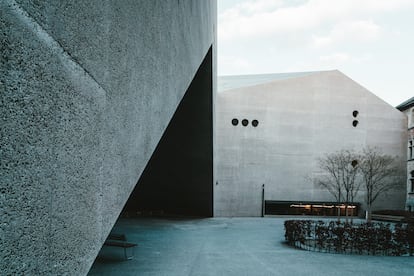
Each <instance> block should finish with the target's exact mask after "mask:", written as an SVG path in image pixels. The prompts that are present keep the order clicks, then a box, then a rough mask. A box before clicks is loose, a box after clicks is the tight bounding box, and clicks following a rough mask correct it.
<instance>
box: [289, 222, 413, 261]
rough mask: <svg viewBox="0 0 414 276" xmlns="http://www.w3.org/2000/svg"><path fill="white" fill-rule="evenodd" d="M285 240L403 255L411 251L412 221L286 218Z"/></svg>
mask: <svg viewBox="0 0 414 276" xmlns="http://www.w3.org/2000/svg"><path fill="white" fill-rule="evenodd" d="M285 239H286V241H287V243H288V244H290V245H293V246H296V247H300V248H303V249H306V250H311V251H321V252H332V253H343V254H369V255H390V256H402V255H410V256H413V254H414V224H413V223H396V224H390V223H379V222H375V223H347V222H339V221H330V222H325V221H321V220H319V221H314V220H287V221H285Z"/></svg>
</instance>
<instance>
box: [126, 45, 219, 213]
mask: <svg viewBox="0 0 414 276" xmlns="http://www.w3.org/2000/svg"><path fill="white" fill-rule="evenodd" d="M212 76H213V73H212V48H211V47H210V49H209V51H208V53H207V55H206V57H205V58H204V60H203V62H202V64H201V65H200V67H199V69H198V70H197V73H196V75H195V77H194V79H193V80H192V82H191V84H190V86H189V87H188V89H187V91H186V93H185V95H184V97H183V98H182V100H181V102H180V104H179V106H178V107H177V110H176V111H175V113H174V115H173V118H172V119H171V121H170V123H169V125H168V127H167V129H166V130H165V132H164V134H163V136H162V138H161V140H160V141H159V143H158V145H157V147H156V149H155V151H154V153H153V155H152V157H151V159H150V161H149V162H148V164H147V166H146V168H145V170H144V172H143V173H142V175H141V177H140V179H139V180H138V183H137V185H136V187H135V189H134V191H133V192H132V193H131V195H130V197H129V199H128V201H127V203H126V205H125V207H124V210H123V212H124V213H125V212H127V213H128V214H138V215H142V214H144V215H145V214H153V215H154V214H160V215H161V214H164V215H188V216H207V217H208V216H212V215H213V95H212V91H213V87H212Z"/></svg>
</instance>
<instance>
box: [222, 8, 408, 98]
mask: <svg viewBox="0 0 414 276" xmlns="http://www.w3.org/2000/svg"><path fill="white" fill-rule="evenodd" d="M218 13H219V14H218V73H219V75H241V74H261V73H283V72H302V71H320V70H333V69H338V70H340V71H341V72H343V73H344V74H346V75H348V76H349V77H350V78H352V79H353V80H355V81H356V82H358V83H360V84H361V85H363V86H364V87H366V88H367V89H368V90H370V91H371V92H373V93H374V94H376V95H377V96H379V97H380V98H382V99H383V100H385V101H386V102H388V103H390V104H391V105H393V106H396V105H398V104H400V103H402V102H403V101H405V100H407V99H409V98H411V97H413V96H414V70H413V66H414V0H218Z"/></svg>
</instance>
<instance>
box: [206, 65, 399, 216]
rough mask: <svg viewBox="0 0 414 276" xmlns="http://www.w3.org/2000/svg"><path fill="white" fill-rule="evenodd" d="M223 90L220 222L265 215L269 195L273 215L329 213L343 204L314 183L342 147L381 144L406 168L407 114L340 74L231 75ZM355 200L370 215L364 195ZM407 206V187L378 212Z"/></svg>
mask: <svg viewBox="0 0 414 276" xmlns="http://www.w3.org/2000/svg"><path fill="white" fill-rule="evenodd" d="M218 91H219V93H218V94H217V102H216V132H215V139H216V147H217V148H216V155H215V162H216V168H217V170H216V173H215V185H214V215H215V216H259V215H261V213H262V210H263V202H262V199H263V197H264V200H265V201H266V206H265V207H266V209H267V210H265V212H266V213H269V212H270V213H279V214H283V213H289V212H291V210H290V211H289V208H299V210H300V212H299V213H307V212H308V210H307V208H309V209H310V208H312V207H313V208H314V209H315V210H317V211H318V212H325V211H326V210H323V209H324V208H327V207H332V206H331V204H333V201H335V200H334V198H333V197H332V196H331V195H330V194H329V193H328V192H327V191H326V190H324V189H322V188H321V187H319V186H318V185H317V184H316V183H313V182H312V181H311V180H310V179H312V176H315V175H318V174H321V173H322V172H321V171H320V170H319V169H318V167H317V159H318V158H320V157H322V156H324V154H327V153H333V152H336V151H339V150H342V149H349V150H355V151H359V150H361V149H362V148H364V147H366V146H374V147H377V148H379V149H380V150H381V151H382V152H383V153H386V154H390V155H393V156H395V155H397V156H398V161H399V163H400V164H401V167H404V164H405V155H406V147H405V139H406V119H405V116H404V115H403V114H402V113H401V112H399V111H398V110H397V109H395V108H394V107H392V106H390V105H389V104H387V103H385V102H384V101H382V100H381V99H379V98H378V97H376V96H375V95H374V94H372V93H371V92H369V91H368V90H367V89H365V88H364V87H362V86H361V85H359V84H358V83H356V82H354V81H353V80H351V79H350V78H348V77H347V76H345V75H344V74H342V73H341V72H339V71H324V72H306V73H293V74H270V75H250V76H227V77H221V78H219V89H218ZM263 185H264V195H263V189H262V187H263ZM355 202H357V203H359V204H360V206H359V207H360V212H361V211H363V210H364V205H363V202H364V200H363V192H361V193H360V194H359V196H358V197H357V198H356V200H355ZM404 202H405V188H404V187H403V186H402V185H401V186H400V187H396V189H395V190H394V191H393V192H390V193H388V194H387V195H383V196H382V197H381V198H379V199H377V201H376V202H375V206H374V208H381V209H402V208H404ZM356 207H358V205H357V206H356Z"/></svg>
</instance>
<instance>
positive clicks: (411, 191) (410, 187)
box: [397, 97, 414, 212]
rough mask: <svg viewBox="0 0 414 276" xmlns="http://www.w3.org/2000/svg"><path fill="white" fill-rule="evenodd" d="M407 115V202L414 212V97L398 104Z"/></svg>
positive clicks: (410, 209) (407, 206)
mask: <svg viewBox="0 0 414 276" xmlns="http://www.w3.org/2000/svg"><path fill="white" fill-rule="evenodd" d="M397 109H399V110H400V111H401V112H403V113H404V114H405V115H406V116H407V122H408V124H407V129H408V131H407V137H406V141H405V143H406V144H407V202H406V209H407V210H409V211H412V212H414V144H413V143H414V97H413V98H411V99H409V100H407V101H405V102H403V103H402V104H400V105H399V106H397Z"/></svg>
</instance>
